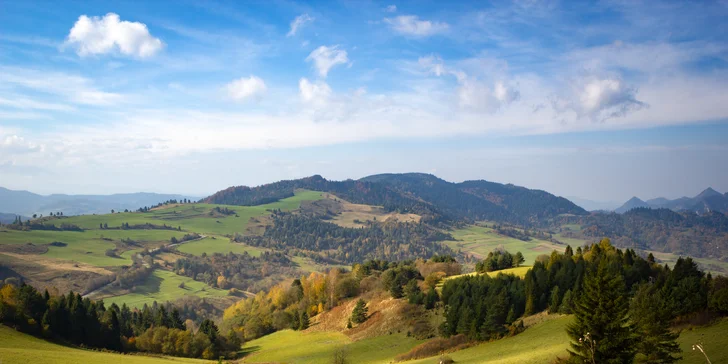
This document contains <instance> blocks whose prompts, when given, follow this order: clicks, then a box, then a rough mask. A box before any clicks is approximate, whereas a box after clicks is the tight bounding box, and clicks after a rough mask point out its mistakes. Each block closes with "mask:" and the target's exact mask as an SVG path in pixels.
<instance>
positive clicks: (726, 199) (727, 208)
mask: <svg viewBox="0 0 728 364" xmlns="http://www.w3.org/2000/svg"><path fill="white" fill-rule="evenodd" d="M638 207H650V208H655V209H657V208H665V209H670V210H673V211H677V212H680V211H692V212H695V213H698V214H703V213H707V212H711V211H718V212H722V213H724V214H726V213H728V193H726V194H721V193H720V192H718V191H716V190H714V189H712V188H710V187H709V188H706V189H705V190H704V191H703V192H701V193H699V194H698V195H696V196H695V197H681V198H678V199H674V200H669V199H666V198H664V197H658V198H653V199H651V200H647V201H642V200H640V199H639V198H637V197H632V198H631V199H630V200H629V201H627V202H625V203H624V205H622V206H621V207H619V208H618V209H616V210H614V211H615V212H617V213H620V214H622V213H625V212H627V211H629V210H631V209H633V208H638Z"/></svg>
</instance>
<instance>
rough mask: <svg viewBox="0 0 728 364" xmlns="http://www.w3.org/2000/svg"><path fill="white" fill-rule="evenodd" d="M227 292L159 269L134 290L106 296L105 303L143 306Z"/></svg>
mask: <svg viewBox="0 0 728 364" xmlns="http://www.w3.org/2000/svg"><path fill="white" fill-rule="evenodd" d="M180 283H184V286H185V287H184V288H180V287H179V285H180ZM227 293H228V292H227V291H226V290H222V289H217V288H212V287H210V286H208V285H206V284H205V283H203V282H198V281H195V280H193V279H192V278H189V277H183V276H180V275H177V274H174V273H172V272H169V271H165V270H159V269H157V270H155V271H154V273H152V275H150V276H149V278H147V280H146V281H145V282H144V284H143V285H140V286H137V287H136V289H135V291H134V292H132V293H128V294H124V295H119V296H113V297H107V298H104V303H105V304H106V306H109V305H111V304H112V303H116V304H117V305H119V306H121V305H122V304H123V303H126V305H127V306H129V307H139V308H141V307H142V306H144V304H145V303H146V304H147V305H151V304H152V303H153V302H154V301H157V302H158V303H162V302H166V301H174V300H176V299H178V298H181V297H183V296H189V295H194V296H198V297H221V296H226V295H227Z"/></svg>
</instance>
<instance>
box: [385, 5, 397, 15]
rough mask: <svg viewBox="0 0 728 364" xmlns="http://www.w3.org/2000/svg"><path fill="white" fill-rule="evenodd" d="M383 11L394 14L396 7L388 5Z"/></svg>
mask: <svg viewBox="0 0 728 364" xmlns="http://www.w3.org/2000/svg"><path fill="white" fill-rule="evenodd" d="M384 11H386V12H388V13H396V12H397V5H389V6H387V7H386V8H384Z"/></svg>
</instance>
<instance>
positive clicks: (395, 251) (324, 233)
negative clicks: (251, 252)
mask: <svg viewBox="0 0 728 364" xmlns="http://www.w3.org/2000/svg"><path fill="white" fill-rule="evenodd" d="M448 238H449V235H447V234H445V233H442V232H440V231H439V230H436V229H433V228H431V227H429V226H428V225H426V224H422V223H414V222H389V221H388V222H383V223H382V222H372V223H370V224H368V225H367V226H365V227H362V228H345V227H341V226H338V225H336V224H332V223H329V222H325V221H321V220H320V219H318V218H314V217H310V216H304V215H299V214H291V213H275V214H274V215H273V225H272V226H268V227H267V228H266V230H265V233H264V234H263V236H245V237H236V240H240V241H242V242H244V243H246V244H248V245H253V246H261V247H267V248H272V249H278V250H285V249H298V250H302V251H308V252H310V253H312V254H316V255H320V256H322V257H324V258H326V259H328V260H332V261H335V262H340V263H354V262H362V261H365V260H367V259H385V260H406V259H415V258H417V257H430V256H433V255H437V254H452V250H451V249H450V248H448V247H446V246H445V245H443V244H440V243H438V241H441V240H445V239H448Z"/></svg>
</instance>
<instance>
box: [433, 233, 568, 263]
mask: <svg viewBox="0 0 728 364" xmlns="http://www.w3.org/2000/svg"><path fill="white" fill-rule="evenodd" d="M451 235H452V236H453V238H455V240H451V241H445V242H444V243H445V244H446V245H447V246H449V247H450V248H452V249H454V250H462V251H463V252H467V253H470V254H473V255H476V256H478V257H481V258H484V257H486V256H487V255H488V253H490V252H492V251H493V250H495V249H496V248H498V247H501V246H502V247H503V248H504V249H506V250H508V251H509V252H511V253H514V254H515V253H516V252H519V251H520V252H521V254H523V257H524V258H525V259H526V262H525V264H529V265H532V264H533V263H534V262H535V261H536V257H538V256H539V255H541V254H551V252H552V251H553V250H557V251H559V252H563V250H564V249H565V248H566V247H565V246H563V245H558V244H554V243H552V242H550V241H545V240H538V239H533V240H531V241H523V240H519V239H515V238H511V237H508V236H504V235H500V234H498V233H496V232H495V231H494V230H493V229H491V228H487V227H483V226H477V225H473V226H468V227H466V228H463V229H456V230H454V231H452V232H451Z"/></svg>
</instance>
